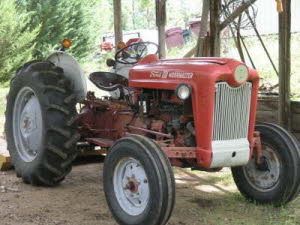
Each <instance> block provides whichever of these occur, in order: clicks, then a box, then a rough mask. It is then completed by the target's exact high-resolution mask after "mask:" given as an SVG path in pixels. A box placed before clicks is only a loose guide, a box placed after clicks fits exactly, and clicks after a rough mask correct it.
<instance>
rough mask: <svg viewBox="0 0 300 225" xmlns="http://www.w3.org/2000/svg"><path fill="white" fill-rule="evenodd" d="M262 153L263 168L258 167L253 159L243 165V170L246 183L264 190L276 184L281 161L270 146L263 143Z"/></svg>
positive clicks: (270, 188)
mask: <svg viewBox="0 0 300 225" xmlns="http://www.w3.org/2000/svg"><path fill="white" fill-rule="evenodd" d="M262 155H263V159H264V163H265V166H264V167H265V168H264V169H259V168H258V165H257V164H256V162H255V159H251V161H250V162H249V163H248V164H247V165H246V166H244V168H243V171H244V174H245V177H246V179H247V180H248V183H249V184H250V185H251V186H252V187H254V188H255V189H257V190H259V191H262V192H266V191H270V190H272V189H274V188H275V187H276V186H277V185H278V181H279V178H280V175H281V168H282V163H281V160H280V158H279V156H278V155H277V153H276V152H275V151H274V150H273V148H272V147H270V146H268V145H266V144H263V145H262Z"/></svg>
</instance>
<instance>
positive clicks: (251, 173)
mask: <svg viewBox="0 0 300 225" xmlns="http://www.w3.org/2000/svg"><path fill="white" fill-rule="evenodd" d="M256 130H257V131H259V132H260V134H261V142H262V155H263V156H262V159H263V162H262V164H260V165H258V164H256V162H255V159H254V157H253V158H252V159H251V160H250V162H249V163H248V164H247V165H246V166H240V167H234V168H232V175H233V178H234V181H235V183H236V185H237V187H238V189H239V190H240V192H241V193H242V194H243V195H244V196H245V197H246V198H247V199H249V200H252V201H255V202H257V203H263V204H273V205H275V206H280V205H284V204H286V203H288V202H289V201H291V200H293V199H294V198H296V197H297V196H298V194H299V191H300V149H299V144H298V142H297V140H296V139H295V138H294V137H293V136H292V135H291V134H290V133H289V132H287V131H286V130H284V129H283V128H281V127H279V126H277V125H274V124H269V123H262V124H259V125H257V126H256Z"/></svg>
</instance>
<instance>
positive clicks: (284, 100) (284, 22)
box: [278, 0, 291, 129]
mask: <svg viewBox="0 0 300 225" xmlns="http://www.w3.org/2000/svg"><path fill="white" fill-rule="evenodd" d="M282 3H283V12H282V13H280V14H279V105H278V107H279V124H280V125H281V126H283V127H285V128H287V129H289V128H290V127H291V123H290V115H291V114H290V111H291V108H290V106H291V104H290V78H291V1H290V0H283V2H282Z"/></svg>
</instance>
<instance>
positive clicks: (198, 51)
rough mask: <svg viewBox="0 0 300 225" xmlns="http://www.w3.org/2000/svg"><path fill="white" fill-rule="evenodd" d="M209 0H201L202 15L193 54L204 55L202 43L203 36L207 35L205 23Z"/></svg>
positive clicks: (203, 42)
mask: <svg viewBox="0 0 300 225" xmlns="http://www.w3.org/2000/svg"><path fill="white" fill-rule="evenodd" d="M209 2H210V1H209V0H203V4H202V16H201V22H200V31H199V36H198V41H197V47H196V49H195V56H196V57H200V56H206V55H204V52H203V50H204V44H205V36H206V35H207V25H208V15H209Z"/></svg>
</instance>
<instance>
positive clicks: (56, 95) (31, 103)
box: [5, 61, 79, 186]
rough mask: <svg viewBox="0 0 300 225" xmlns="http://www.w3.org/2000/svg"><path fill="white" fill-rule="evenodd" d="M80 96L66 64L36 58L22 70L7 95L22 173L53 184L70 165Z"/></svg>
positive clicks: (10, 133) (8, 128) (13, 149)
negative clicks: (64, 66)
mask: <svg viewBox="0 0 300 225" xmlns="http://www.w3.org/2000/svg"><path fill="white" fill-rule="evenodd" d="M75 106H76V99H75V95H74V94H73V93H72V89H71V87H70V82H69V81H68V79H67V78H66V77H65V76H64V73H63V70H62V69H61V68H58V67H56V66H54V64H52V63H51V62H47V61H35V62H31V63H27V64H25V65H24V66H23V67H22V68H21V69H19V70H18V71H17V74H16V76H15V77H14V78H13V80H12V81H11V84H10V91H9V94H8V96H7V107H6V113H5V116H6V123H5V132H6V137H7V144H8V150H9V152H10V155H11V157H12V163H13V165H14V167H15V170H16V173H17V176H18V177H22V178H23V180H24V182H25V183H29V184H33V185H43V186H53V185H55V184H58V183H59V182H60V181H62V180H63V179H64V177H65V176H66V175H67V174H68V173H69V172H70V171H71V167H72V165H71V164H72V161H73V159H74V158H75V157H76V154H77V152H76V147H75V143H76V142H77V140H78V138H79V135H78V133H77V131H76V127H75V125H74V121H75V120H74V118H76V114H77V112H76V108H75Z"/></svg>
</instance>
